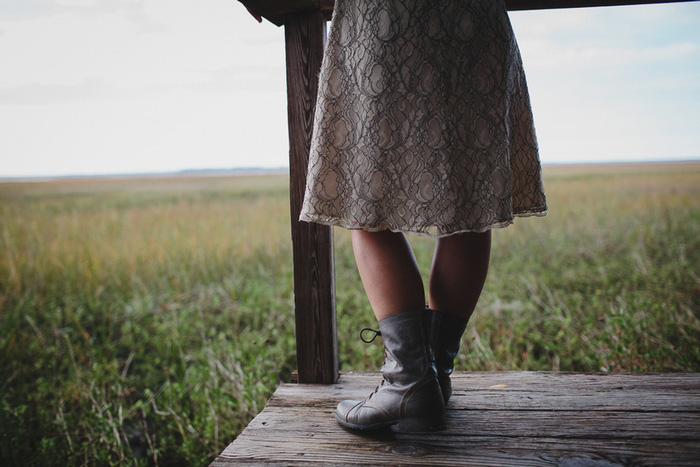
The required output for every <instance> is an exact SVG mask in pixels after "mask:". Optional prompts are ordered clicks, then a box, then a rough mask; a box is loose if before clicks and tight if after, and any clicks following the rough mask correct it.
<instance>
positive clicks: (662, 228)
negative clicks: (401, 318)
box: [0, 163, 700, 466]
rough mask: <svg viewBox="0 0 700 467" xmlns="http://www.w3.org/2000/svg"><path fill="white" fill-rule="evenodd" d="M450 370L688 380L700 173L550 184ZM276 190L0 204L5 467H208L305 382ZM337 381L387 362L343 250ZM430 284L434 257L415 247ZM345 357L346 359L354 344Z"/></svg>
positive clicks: (556, 178) (222, 185) (265, 182)
mask: <svg viewBox="0 0 700 467" xmlns="http://www.w3.org/2000/svg"><path fill="white" fill-rule="evenodd" d="M545 185H546V189H547V194H548V200H549V204H550V215H549V216H548V217H546V218H532V219H521V220H518V221H516V223H515V225H513V226H511V227H508V228H506V229H501V230H497V231H496V232H495V233H494V245H493V254H492V267H491V270H490V272H489V278H488V279H487V283H486V287H485V290H484V293H483V296H482V299H481V301H480V303H479V306H478V308H477V312H476V314H475V316H474V318H473V319H472V322H471V323H470V326H469V328H468V329H467V334H466V337H465V339H464V342H463V346H462V353H461V354H460V356H459V359H458V362H457V369H458V370H504V369H506V370H561V371H700V163H696V164H691V163H689V164H668V165H639V166H598V167H595V166H593V167H583V166H581V167H547V168H545ZM287 190H288V186H287V182H286V177H285V176H259V177H220V178H217V177H200V178H196V177H192V178H186V177H171V178H137V179H113V180H106V179H91V180H62V181H45V182H21V183H20V182H12V183H2V184H0V251H1V252H2V253H0V404H1V411H0V464H1V465H8V466H12V465H110V464H111V465H124V464H134V465H206V464H208V462H210V461H211V460H212V459H213V457H215V456H216V455H217V454H218V453H219V452H220V451H221V450H222V449H223V448H224V447H225V446H226V445H227V444H228V443H229V442H230V441H231V440H232V439H233V438H234V437H235V436H236V434H237V433H239V432H240V430H242V428H243V427H244V426H245V425H246V424H247V422H248V421H249V420H250V419H251V418H252V417H253V416H254V415H255V414H256V413H257V412H258V411H259V410H260V409H261V408H262V407H263V405H264V404H265V401H266V399H267V397H268V396H269V395H270V394H271V392H272V391H273V390H274V388H275V386H276V384H277V383H278V382H279V381H280V380H285V379H288V377H289V375H290V372H291V371H292V370H293V369H294V367H295V355H294V329H293V323H294V317H293V293H292V277H291V276H292V259H291V242H290V233H289V221H290V215H289V205H288V195H287ZM335 239H336V269H337V272H336V274H337V284H338V289H337V300H338V302H337V309H338V328H339V335H340V336H341V339H340V358H341V366H342V368H343V369H376V368H377V367H378V366H379V365H380V364H381V361H382V358H383V353H382V350H381V345H380V344H378V343H375V344H372V345H365V344H362V343H361V342H360V340H359V338H356V336H357V335H358V332H359V330H360V329H361V328H362V327H364V326H371V325H373V318H372V314H371V311H370V309H369V305H368V302H367V300H366V298H365V296H364V293H363V291H362V288H361V284H360V281H359V277H358V275H357V272H356V269H355V266H354V262H353V259H352V251H351V248H350V241H349V235H348V233H347V232H346V231H343V230H340V229H336V232H335ZM411 243H412V244H413V246H414V248H415V251H416V255H417V258H418V261H419V263H420V266H421V268H422V270H423V271H424V272H427V270H428V267H429V264H430V260H431V255H432V248H433V245H434V240H432V239H430V238H424V237H411ZM347 336H349V337H347Z"/></svg>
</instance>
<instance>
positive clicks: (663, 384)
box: [212, 372, 700, 467]
mask: <svg viewBox="0 0 700 467" xmlns="http://www.w3.org/2000/svg"><path fill="white" fill-rule="evenodd" d="M379 380H380V376H379V374H378V373H360V372H354V373H345V374H343V375H341V377H340V379H339V381H338V383H337V384H334V385H306V384H294V383H289V384H282V385H280V386H279V388H278V389H277V391H276V392H275V394H274V395H273V396H272V398H271V399H270V401H269V402H268V404H267V406H266V407H265V409H264V410H263V411H262V412H261V413H260V414H259V415H258V416H257V417H256V418H255V419H254V420H253V421H252V422H251V423H250V425H248V427H247V428H246V429H245V430H244V431H243V433H242V434H241V435H240V436H239V437H238V438H237V439H236V440H235V441H234V442H233V443H231V444H230V445H229V446H228V448H226V450H224V452H223V453H222V454H221V455H220V456H219V457H218V458H217V459H216V460H215V461H214V462H213V463H212V465H213V466H226V465H230V464H237V463H243V464H258V465H268V464H282V465H319V464H323V465H329V464H331V465H333V464H335V465H348V464H365V465H379V464H387V465H412V466H418V465H498V466H503V465H531V466H536V465H559V466H568V467H574V466H576V467H579V466H612V465H674V466H676V465H700V373H692V374H688V373H671V374H668V373H665V374H629V373H628V374H602V375H601V374H581V373H533V372H488V373H460V374H457V375H454V376H453V384H454V395H453V398H452V400H451V401H450V403H449V404H448V413H447V417H448V419H447V425H448V429H447V431H443V432H438V433H432V434H401V435H399V434H392V433H381V434H374V435H360V434H357V433H354V432H351V431H349V430H345V429H343V428H342V427H340V425H338V423H337V422H336V421H335V417H334V416H333V412H334V410H335V406H336V404H337V403H338V401H340V400H341V399H362V398H364V396H366V395H367V394H368V393H369V392H370V391H371V390H372V389H374V387H375V386H376V384H377V383H378V382H379Z"/></svg>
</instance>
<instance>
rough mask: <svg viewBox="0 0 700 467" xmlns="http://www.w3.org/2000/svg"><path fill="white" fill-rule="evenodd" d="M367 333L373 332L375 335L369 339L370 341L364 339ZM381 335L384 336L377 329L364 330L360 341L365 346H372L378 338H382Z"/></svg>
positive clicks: (361, 332)
mask: <svg viewBox="0 0 700 467" xmlns="http://www.w3.org/2000/svg"><path fill="white" fill-rule="evenodd" d="M365 331H369V332H373V333H374V335H373V336H372V338H371V339H369V340H367V339H365V337H364V333H365ZM381 335H382V332H381V331H379V330H377V329H372V328H363V329H362V331H360V340H361V341H362V342H364V343H365V344H371V343H372V342H374V339H376V338H377V336H381Z"/></svg>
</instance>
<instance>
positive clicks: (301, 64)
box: [285, 11, 338, 384]
mask: <svg viewBox="0 0 700 467" xmlns="http://www.w3.org/2000/svg"><path fill="white" fill-rule="evenodd" d="M325 31H326V29H325V19H324V18H323V16H322V13H321V12H320V11H314V12H311V13H296V14H293V15H289V16H288V17H287V20H286V24H285V41H286V56H287V93H288V113H289V115H288V118H289V173H290V208H291V217H292V242H293V253H294V304H295V315H296V341H297V369H298V373H299V381H300V382H302V383H326V384H327V383H333V382H335V380H336V379H337V375H338V344H337V337H336V320H335V271H334V264H333V231H332V230H331V228H330V227H327V226H324V225H319V224H310V223H307V222H299V220H298V219H299V212H300V211H301V205H302V203H303V200H304V187H305V183H306V169H307V167H308V162H309V161H308V160H309V146H310V143H311V132H312V127H313V117H314V107H315V105H316V93H317V89H318V73H319V70H320V68H321V60H322V58H323V46H324V43H325Z"/></svg>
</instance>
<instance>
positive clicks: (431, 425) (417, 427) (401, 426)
mask: <svg viewBox="0 0 700 467" xmlns="http://www.w3.org/2000/svg"><path fill="white" fill-rule="evenodd" d="M445 428H446V427H445V418H444V417H437V418H436V417H433V418H405V419H403V420H399V421H398V422H397V423H396V424H394V425H391V431H393V432H395V433H422V432H429V431H442V430H444V429H445Z"/></svg>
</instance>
